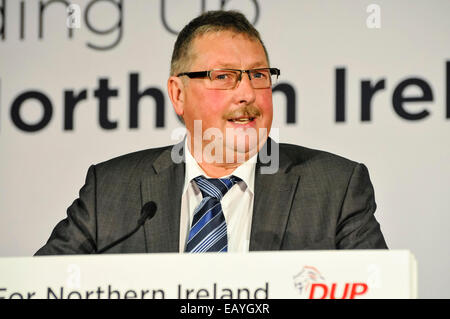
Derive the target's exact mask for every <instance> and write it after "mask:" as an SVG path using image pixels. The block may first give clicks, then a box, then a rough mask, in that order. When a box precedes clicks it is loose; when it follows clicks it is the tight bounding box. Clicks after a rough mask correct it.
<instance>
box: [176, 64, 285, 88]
mask: <svg viewBox="0 0 450 319" xmlns="http://www.w3.org/2000/svg"><path fill="white" fill-rule="evenodd" d="M259 70H268V71H269V72H270V75H276V76H277V78H276V79H277V80H278V77H279V76H280V74H281V72H280V69H277V68H257V69H248V70H239V69H212V70H208V71H197V72H183V73H178V74H177V77H180V76H187V77H189V78H190V79H198V78H205V77H208V78H209V80H210V81H212V78H211V72H214V71H236V72H239V77H238V79H237V81H236V83H235V84H234V86H233V87H232V88H230V89H222V90H232V89H234V88H236V86H237V85H238V83H239V82H240V81H241V80H242V74H243V73H247V75H248V78H249V80H250V83H252V78H251V76H250V72H255V71H259ZM272 84H273V83H272V77H270V86H268V87H267V88H270V87H271V86H272ZM252 85H253V84H252ZM267 88H261V89H267ZM213 89H215V90H221V89H218V88H217V89H216V88H213Z"/></svg>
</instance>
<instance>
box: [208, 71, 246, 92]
mask: <svg viewBox="0 0 450 319" xmlns="http://www.w3.org/2000/svg"><path fill="white" fill-rule="evenodd" d="M238 77H239V72H238V71H232V70H213V71H211V73H210V78H211V86H212V88H214V89H221V90H228V89H232V88H234V87H235V85H236V83H237V80H238Z"/></svg>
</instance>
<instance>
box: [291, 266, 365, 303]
mask: <svg viewBox="0 0 450 319" xmlns="http://www.w3.org/2000/svg"><path fill="white" fill-rule="evenodd" d="M293 281H294V287H295V289H296V290H297V291H298V293H299V295H300V296H301V298H305V299H355V298H356V297H360V296H363V295H365V294H367V292H368V291H369V287H368V285H367V284H366V283H362V282H339V283H337V282H332V283H329V282H327V281H326V280H325V277H324V276H323V275H322V274H321V273H320V271H319V270H317V268H315V267H312V266H304V267H303V268H302V270H301V271H300V272H299V273H297V274H296V275H294V276H293Z"/></svg>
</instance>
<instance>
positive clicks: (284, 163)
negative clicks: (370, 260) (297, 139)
mask: <svg viewBox="0 0 450 319" xmlns="http://www.w3.org/2000/svg"><path fill="white" fill-rule="evenodd" d="M271 143H275V142H273V141H271V140H270V139H269V140H268V143H266V146H267V145H269V149H270V145H271ZM277 145H279V167H280V168H279V170H278V172H276V173H275V174H271V175H267V174H261V168H262V166H263V164H262V163H261V162H260V161H258V162H257V166H256V173H255V174H256V175H255V197H254V209H253V219H252V226H251V236H250V250H251V251H257V250H310V249H311V250H312V249H375V248H381V249H383V248H387V246H386V243H385V241H384V238H383V235H382V233H381V230H380V226H379V224H378V222H377V221H376V219H375V217H374V212H375V209H376V204H375V199H374V191H373V187H372V184H371V182H370V178H369V174H368V171H367V168H366V167H365V166H364V165H362V164H358V163H355V162H352V161H350V160H347V159H345V158H342V157H339V156H337V155H333V154H330V153H327V152H323V151H318V150H313V149H308V148H304V147H301V146H296V145H290V144H277ZM171 150H172V146H167V147H162V148H156V149H149V150H144V151H140V152H135V153H131V154H127V155H123V156H120V157H118V158H114V159H112V160H109V161H107V162H103V163H101V164H98V165H93V166H91V167H90V168H89V171H88V173H87V177H86V183H85V185H84V186H83V187H82V188H81V190H80V196H79V198H78V199H77V200H75V201H74V203H73V204H72V205H71V206H70V207H69V209H68V211H67V218H66V219H64V220H62V221H61V222H59V223H58V224H57V225H56V227H55V229H54V230H53V232H52V234H51V236H50V239H49V240H48V242H47V244H46V245H44V246H43V247H42V248H41V249H39V250H38V251H37V253H36V255H56V254H90V253H95V252H96V251H97V250H99V249H101V248H103V247H105V246H107V245H108V244H110V243H112V242H113V241H115V240H116V239H117V238H119V237H121V236H123V235H125V234H127V233H128V232H130V231H131V230H132V229H133V228H134V227H135V226H136V222H137V220H138V219H139V215H140V212H141V207H142V206H143V205H144V204H145V203H146V202H148V201H154V202H155V203H156V204H157V207H158V210H157V212H156V215H155V216H154V217H153V218H152V219H151V220H148V221H147V222H146V223H145V225H144V227H142V228H141V229H140V230H139V231H138V232H137V233H135V234H134V235H133V236H131V237H130V238H128V239H127V240H125V241H124V242H122V243H121V244H119V245H117V246H115V247H113V248H111V249H110V250H108V251H107V253H156V252H178V250H179V232H180V207H181V196H182V194H181V193H182V189H183V184H184V170H185V165H184V162H183V163H180V164H175V163H174V162H173V161H172V160H171Z"/></svg>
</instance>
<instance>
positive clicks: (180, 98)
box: [167, 76, 185, 116]
mask: <svg viewBox="0 0 450 319" xmlns="http://www.w3.org/2000/svg"><path fill="white" fill-rule="evenodd" d="M167 92H168V93H169V97H170V100H171V101H172V105H173V108H174V109H175V113H177V114H178V115H179V116H183V114H184V97H185V86H184V83H183V81H182V80H181V78H179V77H177V76H171V77H170V78H169V80H167Z"/></svg>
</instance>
